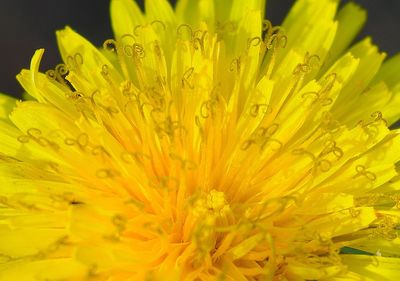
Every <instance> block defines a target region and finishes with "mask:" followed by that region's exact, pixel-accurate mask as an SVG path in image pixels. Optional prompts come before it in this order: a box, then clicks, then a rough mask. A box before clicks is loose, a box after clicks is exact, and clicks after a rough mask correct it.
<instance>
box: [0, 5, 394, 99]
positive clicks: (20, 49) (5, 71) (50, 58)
mask: <svg viewBox="0 0 400 281" xmlns="http://www.w3.org/2000/svg"><path fill="white" fill-rule="evenodd" d="M216 1H218V0H216ZM243 1H246V0H243ZM294 1H295V0H268V8H267V17H268V19H270V20H271V21H272V23H273V24H275V25H277V24H280V23H281V22H282V20H283V18H284V16H285V14H286V13H287V12H288V10H289V7H290V6H291V5H292V4H293V2H294ZM140 2H143V1H140ZM171 2H172V3H174V2H175V1H171ZM342 2H343V3H345V2H348V1H342ZM356 2H357V3H359V4H360V5H362V6H363V7H365V8H366V9H367V10H368V12H369V16H368V21H367V24H366V26H365V27H364V30H363V32H362V34H361V35H360V38H361V37H364V36H366V35H370V36H372V37H373V40H374V42H375V43H376V44H377V45H378V46H379V47H380V49H381V50H382V51H385V52H387V53H388V54H389V55H393V54H395V53H396V52H398V51H400V36H399V35H398V34H400V33H399V29H400V1H399V0H380V1H378V0H358V1H356ZM141 4H142V3H141ZM108 8H109V0H96V1H88V0H86V1H84V0H68V1H57V0H56V1H54V0H51V1H50V0H40V1H29V0H14V1H6V0H0V34H1V43H0V92H3V93H7V94H10V95H14V96H16V97H20V96H21V92H22V89H21V87H20V86H19V85H18V83H17V81H16V79H15V75H16V74H18V73H19V71H20V70H21V69H22V68H28V67H29V63H30V59H31V56H32V55H33V52H34V51H35V50H36V49H38V48H45V49H46V52H45V55H44V58H43V61H42V64H41V69H42V70H47V69H50V68H52V67H54V66H55V65H56V64H58V63H59V62H60V57H59V55H58V51H57V43H56V39H55V30H57V29H61V28H63V27H64V26H65V25H69V26H71V27H72V28H73V29H74V30H76V31H78V32H79V33H80V34H82V35H83V36H85V37H86V38H88V39H89V40H90V41H91V42H93V43H94V44H96V45H101V44H102V42H104V41H105V40H106V39H108V38H111V37H112V32H111V25H110V18H109V12H108Z"/></svg>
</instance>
